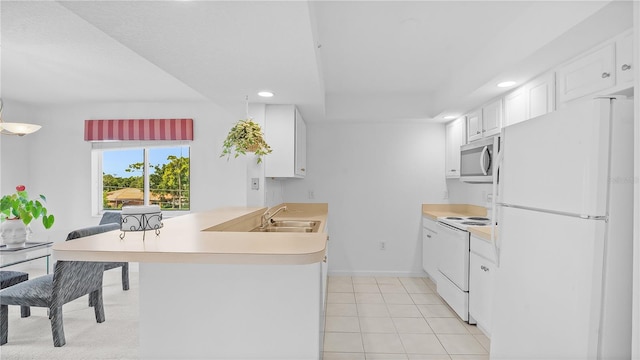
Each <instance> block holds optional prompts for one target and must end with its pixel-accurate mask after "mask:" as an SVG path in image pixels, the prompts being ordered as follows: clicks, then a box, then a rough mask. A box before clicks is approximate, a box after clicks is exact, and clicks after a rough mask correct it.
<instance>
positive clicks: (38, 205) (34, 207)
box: [0, 185, 55, 246]
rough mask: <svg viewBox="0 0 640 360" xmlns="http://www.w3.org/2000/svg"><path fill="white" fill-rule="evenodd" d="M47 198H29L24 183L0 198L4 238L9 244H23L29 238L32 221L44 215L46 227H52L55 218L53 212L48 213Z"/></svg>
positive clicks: (0, 217) (0, 219) (43, 219)
mask: <svg viewBox="0 0 640 360" xmlns="http://www.w3.org/2000/svg"><path fill="white" fill-rule="evenodd" d="M46 201H47V198H46V197H45V196H44V195H40V199H39V200H29V196H28V194H27V191H26V189H25V186H24V185H18V186H16V193H15V194H11V195H5V196H3V197H2V199H1V200H0V222H2V223H3V224H2V239H3V242H4V243H5V244H7V245H8V246H10V245H16V244H18V245H19V244H22V243H24V242H25V241H26V238H27V232H28V231H27V227H28V226H29V224H30V223H31V221H33V220H35V219H37V218H39V217H42V225H44V227H45V229H49V228H51V226H53V222H54V220H55V218H54V216H53V214H47V208H46V207H45V206H44V203H45V202H46Z"/></svg>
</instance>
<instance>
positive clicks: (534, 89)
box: [504, 72, 555, 126]
mask: <svg viewBox="0 0 640 360" xmlns="http://www.w3.org/2000/svg"><path fill="white" fill-rule="evenodd" d="M554 109H555V73H553V72H549V73H547V74H544V75H542V76H539V77H537V78H535V79H533V80H531V81H529V82H528V83H526V84H524V85H522V86H521V87H519V88H518V89H516V90H514V91H513V92H511V93H509V94H507V95H506V96H505V97H504V126H509V125H513V124H517V123H519V122H521V121H525V120H529V119H531V118H534V117H536V116H540V115H544V114H547V113H550V112H552V111H553V110H554Z"/></svg>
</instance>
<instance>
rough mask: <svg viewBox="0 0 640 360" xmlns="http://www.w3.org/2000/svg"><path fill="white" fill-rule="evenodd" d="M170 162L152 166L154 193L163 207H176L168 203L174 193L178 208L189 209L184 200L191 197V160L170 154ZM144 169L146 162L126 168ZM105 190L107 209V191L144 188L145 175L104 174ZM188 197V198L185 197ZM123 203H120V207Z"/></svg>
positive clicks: (150, 180)
mask: <svg viewBox="0 0 640 360" xmlns="http://www.w3.org/2000/svg"><path fill="white" fill-rule="evenodd" d="M167 160H168V162H167V163H165V164H161V165H152V164H150V168H151V169H153V172H152V173H150V174H149V187H150V191H151V193H152V194H153V195H157V196H159V197H160V201H161V202H162V207H163V208H166V209H170V208H174V205H171V204H168V205H166V203H167V202H168V201H169V200H168V199H170V200H175V198H174V197H173V196H174V195H175V196H176V197H177V201H178V204H177V208H178V209H188V208H189V202H188V201H187V202H185V201H184V200H188V199H189V192H190V180H189V178H190V176H191V170H190V162H189V158H188V157H182V156H180V157H177V156H175V155H169V156H168V157H167ZM143 170H144V163H134V164H130V165H129V166H128V168H127V169H126V170H125V171H126V172H130V173H134V172H142V171H143ZM102 181H103V186H104V188H103V192H102V203H103V207H104V208H105V209H107V208H110V205H109V201H108V200H107V193H108V192H110V191H112V190H115V189H123V188H135V189H143V188H144V176H143V175H139V176H130V177H126V178H122V177H116V176H113V175H109V174H104V173H103V174H102ZM183 198H186V199H183ZM120 206H121V205H120V204H119V206H118V207H120Z"/></svg>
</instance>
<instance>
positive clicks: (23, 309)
mask: <svg viewBox="0 0 640 360" xmlns="http://www.w3.org/2000/svg"><path fill="white" fill-rule="evenodd" d="M29 316H31V307H29V306H25V305H22V306H20V317H22V318H26V317H29Z"/></svg>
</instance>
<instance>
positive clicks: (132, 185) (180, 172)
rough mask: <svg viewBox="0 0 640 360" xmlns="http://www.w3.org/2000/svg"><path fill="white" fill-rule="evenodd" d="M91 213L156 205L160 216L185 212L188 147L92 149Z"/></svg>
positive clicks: (188, 188) (106, 147) (187, 208)
mask: <svg viewBox="0 0 640 360" xmlns="http://www.w3.org/2000/svg"><path fill="white" fill-rule="evenodd" d="M93 162H94V174H96V175H97V176H94V180H95V181H94V183H95V187H94V189H96V191H95V193H94V209H95V210H96V211H95V212H96V213H98V214H99V213H101V212H103V211H104V210H114V209H121V208H122V207H123V206H126V205H154V204H157V205H160V208H161V209H162V211H163V212H166V211H176V212H179V211H189V209H190V202H191V201H190V199H191V194H190V161H189V146H186V145H182V144H180V145H174V146H166V145H165V146H140V147H132V148H124V149H123V148H112V147H111V146H104V147H102V148H99V149H94V152H93Z"/></svg>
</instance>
